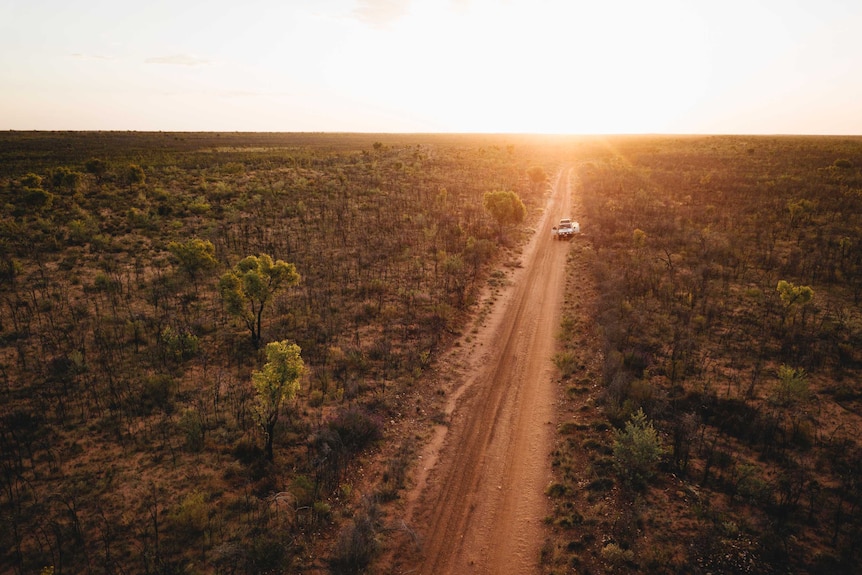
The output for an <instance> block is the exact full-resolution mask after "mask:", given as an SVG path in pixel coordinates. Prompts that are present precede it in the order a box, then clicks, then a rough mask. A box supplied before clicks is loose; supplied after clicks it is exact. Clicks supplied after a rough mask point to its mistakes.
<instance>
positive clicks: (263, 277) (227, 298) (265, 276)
mask: <svg viewBox="0 0 862 575" xmlns="http://www.w3.org/2000/svg"><path fill="white" fill-rule="evenodd" d="M299 279H300V278H299V274H298V273H297V272H296V266H294V265H293V264H291V263H287V262H284V261H282V260H276V261H273V260H272V258H271V257H270V256H268V255H267V254H260V255H259V256H248V257H246V258H244V259H243V260H242V261H240V262H239V263H238V264H236V266H234V268H233V269H232V270H231V271H229V272H227V273H226V274H224V275H223V276H222V277H221V279H220V280H219V283H218V290H219V294H221V297H222V300H223V301H224V303H225V307H226V308H227V311H228V313H230V314H231V315H234V316H236V317H238V318H240V319H241V320H242V321H243V322H244V323H245V325H246V327H247V328H248V329H249V331H250V332H251V341H252V343H253V344H254V346H255V347H259V346H260V335H261V331H260V330H261V321H262V320H261V318H262V317H263V310H264V308H265V307H266V304H267V303H268V302H269V300H270V298H271V297H272V295H273V294H274V293H275V292H277V291H278V290H280V289H283V288H285V287H288V286H293V285H296V284H298V283H299Z"/></svg>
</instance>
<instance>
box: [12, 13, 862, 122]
mask: <svg viewBox="0 0 862 575" xmlns="http://www.w3.org/2000/svg"><path fill="white" fill-rule="evenodd" d="M860 30H862V2H860V1H859V0H590V1H584V0H280V1H276V0H135V1H134V2H130V1H127V0H0V129H2V130H139V131H159V130H161V131H278V132H484V133H566V134H568V133H571V134H619V133H624V134H639V133H671V134H824V135H825V134H841V135H848V134H850V135H859V134H862V33H860Z"/></svg>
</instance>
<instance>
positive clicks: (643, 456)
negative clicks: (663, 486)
mask: <svg viewBox="0 0 862 575" xmlns="http://www.w3.org/2000/svg"><path fill="white" fill-rule="evenodd" d="M663 453H664V448H663V447H662V443H661V438H660V437H659V435H658V432H657V431H656V430H655V428H654V427H653V425H652V422H650V421H648V420H647V417H646V414H644V412H643V410H642V409H639V410H638V411H637V412H636V413H635V414H634V415H632V416H631V419H629V421H628V422H627V423H626V426H625V429H624V430H617V432H616V439H615V440H614V460H615V464H616V468H617V471H618V472H619V474H620V476H621V477H622V478H623V479H624V480H625V481H627V482H628V483H629V484H630V485H632V486H634V487H642V486H643V485H644V484H645V483H646V482H647V481H649V479H650V478H651V477H652V476H653V475H654V474H655V468H656V466H657V465H658V463H659V461H660V460H661V456H662V454H663Z"/></svg>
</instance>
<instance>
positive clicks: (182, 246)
mask: <svg viewBox="0 0 862 575" xmlns="http://www.w3.org/2000/svg"><path fill="white" fill-rule="evenodd" d="M168 251H169V252H171V254H173V256H174V257H175V258H176V259H177V261H178V262H179V264H180V267H181V268H182V269H183V271H185V272H186V273H187V274H189V278H191V280H192V283H193V284H195V285H197V279H198V274H200V273H201V272H205V271H207V270H211V269H213V268H215V267H216V266H217V265H218V260H216V257H215V246H214V245H213V243H212V242H211V241H209V240H201V239H198V238H193V239H190V240H188V241H185V242H170V243H169V244H168Z"/></svg>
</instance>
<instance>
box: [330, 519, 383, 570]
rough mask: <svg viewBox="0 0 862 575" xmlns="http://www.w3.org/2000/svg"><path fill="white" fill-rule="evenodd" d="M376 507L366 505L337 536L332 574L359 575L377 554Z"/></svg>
mask: <svg viewBox="0 0 862 575" xmlns="http://www.w3.org/2000/svg"><path fill="white" fill-rule="evenodd" d="M377 514H378V512H377V506H376V504H374V503H368V504H367V505H366V508H365V509H363V510H362V511H361V512H360V513H359V514H358V515H357V516H356V517H354V518H353V522H352V523H351V524H350V525H348V526H347V527H345V528H344V529H343V530H342V531H341V533H340V534H339V536H338V541H337V542H336V544H335V549H334V552H333V556H332V558H331V559H330V563H329V565H330V568H331V570H332V572H333V573H335V574H340V573H345V574H348V573H350V574H352V573H361V572H362V571H363V570H364V569H365V567H367V566H368V564H369V563H371V560H372V559H373V558H374V556H375V555H376V554H377V551H378V548H379V544H378V541H377V529H378V526H377V523H378V518H377Z"/></svg>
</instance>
